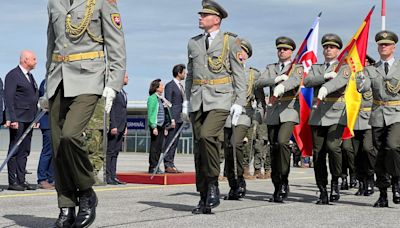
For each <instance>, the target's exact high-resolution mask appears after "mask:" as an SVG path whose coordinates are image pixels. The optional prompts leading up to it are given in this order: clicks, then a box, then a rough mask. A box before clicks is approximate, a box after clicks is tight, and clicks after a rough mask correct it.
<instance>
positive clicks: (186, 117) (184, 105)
mask: <svg viewBox="0 0 400 228" xmlns="http://www.w3.org/2000/svg"><path fill="white" fill-rule="evenodd" d="M188 106H189V102H188V101H183V103H182V113H181V118H182V120H183V121H184V122H190V118H189V108H188Z"/></svg>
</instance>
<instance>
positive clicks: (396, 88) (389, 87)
mask: <svg viewBox="0 0 400 228" xmlns="http://www.w3.org/2000/svg"><path fill="white" fill-rule="evenodd" d="M386 89H387V90H388V91H389V92H390V93H392V94H396V93H398V92H399V91H400V81H398V82H397V84H396V85H395V86H394V85H392V84H391V83H390V82H389V81H386Z"/></svg>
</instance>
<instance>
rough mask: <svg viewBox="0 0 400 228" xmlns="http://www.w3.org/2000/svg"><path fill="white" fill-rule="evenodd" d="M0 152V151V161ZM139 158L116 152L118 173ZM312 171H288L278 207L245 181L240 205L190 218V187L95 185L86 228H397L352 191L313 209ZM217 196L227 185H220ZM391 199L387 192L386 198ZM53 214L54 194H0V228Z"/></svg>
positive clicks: (394, 209)
mask: <svg viewBox="0 0 400 228" xmlns="http://www.w3.org/2000/svg"><path fill="white" fill-rule="evenodd" d="M4 154H5V152H1V153H0V159H1V160H3V157H4ZM37 160H38V152H34V153H32V155H31V156H30V158H29V162H28V169H29V170H30V171H33V172H34V174H31V175H27V177H28V181H30V182H32V183H34V182H35V178H36V174H35V172H36V165H37ZM146 161H147V156H146V155H145V154H133V153H129V154H121V155H120V158H119V164H118V169H119V170H120V171H129V170H145V169H146V168H147V165H146V164H147V163H146ZM176 163H177V166H178V168H180V169H183V170H186V171H193V170H194V167H193V157H192V156H179V155H178V156H177V162H176ZM313 178H314V177H313V170H312V169H301V168H293V169H292V170H291V175H290V179H289V180H290V190H291V193H290V195H289V198H288V200H287V201H286V202H285V203H283V204H276V203H270V202H268V201H267V200H266V199H267V198H269V197H270V194H271V193H272V192H273V186H272V184H271V181H270V180H253V181H248V182H247V186H248V195H247V197H246V198H245V199H244V200H242V201H223V200H222V203H221V205H220V206H219V207H218V208H216V209H214V210H213V212H214V214H211V215H192V214H191V213H190V210H191V209H192V207H193V206H194V205H196V204H197V202H198V199H199V197H198V195H197V194H196V193H195V186H194V185H179V186H156V185H137V184H129V185H125V186H117V187H116V186H104V187H96V189H95V190H96V193H97V195H98V197H99V206H98V210H97V219H96V221H95V223H94V224H93V225H92V227H141V228H144V227H151V228H155V227H163V228H165V227H400V221H399V214H400V205H394V204H393V203H392V202H391V201H390V202H389V205H390V208H387V209H376V208H372V207H371V205H372V204H373V203H374V202H375V200H376V199H377V197H378V194H375V195H373V196H372V197H357V196H354V192H355V190H349V191H344V192H343V193H342V196H341V199H340V201H339V202H338V203H335V204H332V205H328V206H320V205H315V204H314V203H315V201H316V200H317V197H318V194H317V188H316V186H315V184H314V179H313ZM0 183H1V184H3V186H2V187H7V186H5V185H4V184H6V183H7V176H6V172H4V171H3V172H2V173H1V174H0ZM220 186H221V192H222V193H223V194H225V193H227V192H228V184H227V183H226V182H222V183H221V185H220ZM389 197H390V199H391V194H389ZM57 215H58V209H57V204H56V195H55V192H54V191H48V190H37V191H25V192H22V193H20V192H13V191H4V192H1V193H0V227H34V228H36V227H50V226H51V225H52V224H53V223H54V221H55V218H56V217H57Z"/></svg>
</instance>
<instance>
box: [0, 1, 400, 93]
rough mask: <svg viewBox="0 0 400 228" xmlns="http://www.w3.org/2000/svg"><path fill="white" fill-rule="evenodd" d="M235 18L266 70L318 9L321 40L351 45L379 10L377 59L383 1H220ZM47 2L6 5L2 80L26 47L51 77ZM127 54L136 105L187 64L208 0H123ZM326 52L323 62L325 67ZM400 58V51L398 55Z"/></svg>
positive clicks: (398, 23) (396, 4)
mask: <svg viewBox="0 0 400 228" xmlns="http://www.w3.org/2000/svg"><path fill="white" fill-rule="evenodd" d="M217 1H218V3H220V4H221V5H222V6H223V7H224V8H225V9H226V10H227V11H228V13H229V16H228V18H226V19H224V20H223V21H222V27H221V30H222V31H229V32H232V33H236V34H238V35H239V36H240V37H243V38H246V39H247V40H249V41H250V42H251V44H252V46H253V56H252V57H251V59H249V60H248V62H247V66H252V67H255V68H257V69H259V70H260V71H263V70H264V69H265V66H266V65H268V64H270V63H273V62H276V60H277V57H276V48H275V39H276V38H277V37H278V36H289V37H291V38H293V40H294V41H295V42H296V44H297V46H299V45H300V43H301V42H302V41H303V40H304V37H305V36H306V33H307V32H308V30H309V28H310V27H311V25H312V23H313V21H314V19H315V18H316V16H317V15H318V13H319V12H322V16H321V20H320V31H319V32H320V34H319V36H320V38H321V37H322V35H323V34H325V33H336V34H338V35H339V36H340V37H341V38H342V40H343V43H344V44H346V43H347V42H348V41H349V40H350V38H351V37H352V36H353V35H354V33H355V32H356V31H357V29H358V27H359V26H360V25H361V23H362V21H363V20H364V18H365V16H366V15H367V13H368V11H369V10H370V9H371V7H372V6H373V5H376V8H375V11H374V14H373V15H372V18H371V28H370V38H369V48H368V53H369V54H370V55H371V56H372V57H374V58H375V59H378V54H377V51H376V50H377V46H376V44H375V42H374V37H375V34H376V33H377V32H378V31H380V30H381V17H380V13H381V12H380V11H381V0H285V1H283V0H242V1H239V0H217ZM47 2H48V0H13V1H4V0H3V1H2V3H1V7H2V8H3V11H2V13H1V14H0V34H1V36H0V77H1V78H2V79H3V82H4V78H5V76H6V74H7V73H8V72H9V71H10V70H11V69H13V68H14V67H16V66H17V65H18V61H19V55H20V52H21V51H22V50H24V49H29V50H32V51H34V52H35V53H36V55H37V58H38V64H37V66H36V69H34V70H33V71H32V73H33V75H34V77H35V78H36V81H37V82H38V83H39V82H40V81H41V80H43V79H44V77H45V75H44V74H45V62H46V56H45V53H46V46H47V43H46V42H47V39H46V30H47V23H48V21H47ZM386 4H387V13H386V15H387V16H386V29H388V30H391V31H394V32H395V33H400V20H399V19H398V18H399V17H400V13H399V12H400V1H399V0H387V1H386ZM118 7H119V10H120V13H121V17H122V26H123V30H124V32H125V42H126V50H127V71H128V74H129V79H130V81H129V84H128V85H127V86H126V87H125V90H126V91H127V93H128V98H129V100H135V101H143V100H146V99H147V96H148V92H147V91H148V87H149V84H150V82H151V81H152V80H154V79H156V78H161V79H162V80H163V81H164V82H165V83H166V82H168V81H170V80H171V79H172V67H173V66H174V65H175V64H178V63H185V64H186V63H187V43H188V40H189V39H190V38H191V37H193V36H196V35H198V34H201V33H202V32H203V31H202V30H200V29H199V28H198V14H197V12H198V11H199V10H200V9H201V0H118ZM321 50H322V48H321V47H319V53H318V60H319V62H323V58H322V54H321ZM397 55H398V53H397V54H396V56H397Z"/></svg>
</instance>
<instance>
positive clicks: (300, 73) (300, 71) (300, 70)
mask: <svg viewBox="0 0 400 228" xmlns="http://www.w3.org/2000/svg"><path fill="white" fill-rule="evenodd" d="M303 72H304V71H303V68H302V67H299V68H297V73H298V74H299V75H300V76H301V77H303Z"/></svg>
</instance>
